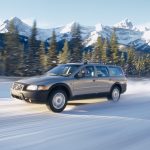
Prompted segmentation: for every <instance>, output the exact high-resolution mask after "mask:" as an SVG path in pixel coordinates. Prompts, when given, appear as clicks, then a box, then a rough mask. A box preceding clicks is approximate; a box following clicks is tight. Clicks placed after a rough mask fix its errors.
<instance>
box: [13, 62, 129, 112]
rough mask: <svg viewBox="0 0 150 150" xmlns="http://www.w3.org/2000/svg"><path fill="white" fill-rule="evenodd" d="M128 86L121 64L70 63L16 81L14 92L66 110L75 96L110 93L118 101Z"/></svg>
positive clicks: (50, 106)
mask: <svg viewBox="0 0 150 150" xmlns="http://www.w3.org/2000/svg"><path fill="white" fill-rule="evenodd" d="M126 87H127V79H126V77H125V75H124V72H123V70H122V69H121V67H119V66H112V65H101V64H95V63H94V64H92V63H89V64H88V63H84V64H83V63H68V64H60V65H58V66H56V67H54V68H53V69H51V70H50V71H48V72H47V73H46V74H44V75H42V76H36V77H31V78H26V79H23V80H19V81H16V82H14V83H13V85H12V88H11V95H12V97H14V98H17V99H20V100H25V101H28V102H39V103H41V102H42V103H45V104H46V105H47V106H48V108H49V109H50V110H52V111H53V112H62V111H63V110H64V109H65V107H66V105H67V102H68V101H69V100H74V99H76V100H77V99H85V98H95V97H100V96H106V97H107V98H108V100H112V101H115V102H116V101H118V100H119V99H120V95H121V94H122V93H124V92H125V91H126Z"/></svg>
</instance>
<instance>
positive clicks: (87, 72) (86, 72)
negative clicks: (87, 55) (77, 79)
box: [81, 66, 95, 78]
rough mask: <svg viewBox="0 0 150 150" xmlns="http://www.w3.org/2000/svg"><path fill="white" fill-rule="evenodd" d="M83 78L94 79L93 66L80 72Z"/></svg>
mask: <svg viewBox="0 0 150 150" xmlns="http://www.w3.org/2000/svg"><path fill="white" fill-rule="evenodd" d="M81 72H82V74H83V77H88V78H90V77H94V76H95V70H94V67H93V66H86V67H85V68H83V69H82V70H81Z"/></svg>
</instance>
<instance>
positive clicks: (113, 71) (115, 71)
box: [109, 67, 123, 76]
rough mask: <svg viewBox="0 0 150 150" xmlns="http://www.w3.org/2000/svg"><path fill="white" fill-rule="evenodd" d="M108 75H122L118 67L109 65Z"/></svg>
mask: <svg viewBox="0 0 150 150" xmlns="http://www.w3.org/2000/svg"><path fill="white" fill-rule="evenodd" d="M109 72H110V76H123V72H122V70H121V68H119V67H109Z"/></svg>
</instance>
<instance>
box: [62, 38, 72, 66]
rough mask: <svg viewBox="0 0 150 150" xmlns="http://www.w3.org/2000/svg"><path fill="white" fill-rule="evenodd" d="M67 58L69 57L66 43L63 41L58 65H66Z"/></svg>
mask: <svg viewBox="0 0 150 150" xmlns="http://www.w3.org/2000/svg"><path fill="white" fill-rule="evenodd" d="M69 57H70V55H69V47H68V41H67V40H65V43H64V47H63V49H62V51H61V52H60V54H59V63H61V64H65V63H67V62H68V61H69V59H70V58H69Z"/></svg>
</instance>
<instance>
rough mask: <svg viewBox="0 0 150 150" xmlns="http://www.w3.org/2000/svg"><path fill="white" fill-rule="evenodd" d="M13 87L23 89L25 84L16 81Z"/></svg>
mask: <svg viewBox="0 0 150 150" xmlns="http://www.w3.org/2000/svg"><path fill="white" fill-rule="evenodd" d="M12 88H13V89H14V90H18V91H22V90H23V88H24V85H23V84H20V83H14V84H13V87H12Z"/></svg>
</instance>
